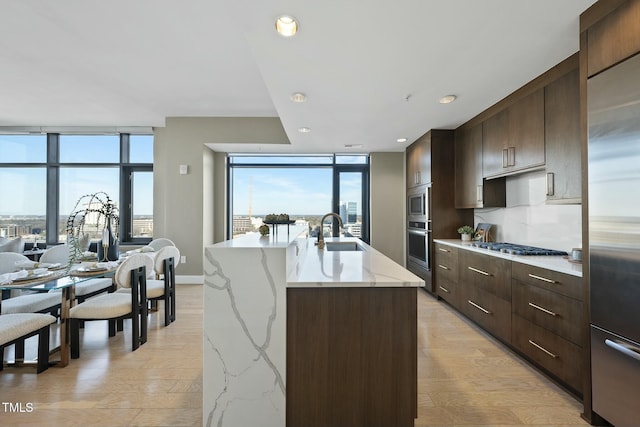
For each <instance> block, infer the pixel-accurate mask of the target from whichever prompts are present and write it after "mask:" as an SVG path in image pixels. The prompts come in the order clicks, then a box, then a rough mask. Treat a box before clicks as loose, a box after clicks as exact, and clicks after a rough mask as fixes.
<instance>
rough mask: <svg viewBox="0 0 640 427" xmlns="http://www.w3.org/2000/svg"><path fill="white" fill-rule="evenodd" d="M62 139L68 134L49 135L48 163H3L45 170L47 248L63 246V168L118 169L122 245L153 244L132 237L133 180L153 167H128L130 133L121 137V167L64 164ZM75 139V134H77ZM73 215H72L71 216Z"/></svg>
mask: <svg viewBox="0 0 640 427" xmlns="http://www.w3.org/2000/svg"><path fill="white" fill-rule="evenodd" d="M60 135H65V133H47V159H46V163H0V168H15V167H20V168H23V167H26V168H29V167H33V168H43V167H44V168H46V177H47V179H46V185H47V191H46V195H47V196H46V197H47V200H46V212H45V215H46V226H45V228H46V236H47V240H46V244H47V245H48V246H49V245H55V244H58V243H60V242H59V241H58V237H59V235H60V232H61V231H64V230H60V229H59V216H58V213H59V212H58V211H59V206H60V168H61V167H65V168H66V167H83V168H91V167H99V168H105V167H107V168H108V167H114V168H118V170H119V171H118V173H119V177H120V186H119V194H118V207H119V211H120V233H119V234H120V236H119V243H120V244H124V245H127V244H131V245H138V244H140V245H144V244H147V243H149V242H150V241H151V240H152V237H137V238H133V237H131V234H132V223H133V211H132V210H133V200H132V198H133V195H132V187H131V176H132V175H133V173H134V172H153V163H129V148H130V144H129V142H130V140H129V137H130V135H131V134H129V133H119V134H118V135H119V150H120V153H119V162H118V163H79V162H73V163H62V162H60ZM74 135H76V134H74ZM83 135H87V136H90V135H103V134H91V133H90V132H87V133H86V134H83ZM70 213H71V212H69V214H70Z"/></svg>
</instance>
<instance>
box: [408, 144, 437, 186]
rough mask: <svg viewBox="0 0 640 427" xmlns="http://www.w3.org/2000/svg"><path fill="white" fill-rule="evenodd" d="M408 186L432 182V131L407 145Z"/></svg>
mask: <svg viewBox="0 0 640 427" xmlns="http://www.w3.org/2000/svg"><path fill="white" fill-rule="evenodd" d="M406 162H407V188H411V187H415V186H418V185H424V184H427V183H429V182H431V133H430V132H427V133H426V134H425V135H423V136H421V137H420V138H418V139H417V140H416V142H414V143H413V144H411V145H410V146H409V147H407V159H406Z"/></svg>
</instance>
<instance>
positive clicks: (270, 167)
mask: <svg viewBox="0 0 640 427" xmlns="http://www.w3.org/2000/svg"><path fill="white" fill-rule="evenodd" d="M228 166H229V180H228V182H229V191H228V196H229V197H228V206H229V212H228V215H227V217H228V219H229V220H228V224H227V226H228V231H229V235H231V236H233V237H236V236H239V235H243V234H247V233H255V232H257V228H258V227H259V226H260V225H261V224H262V221H263V220H264V217H265V216H266V215H268V214H276V215H278V214H288V215H289V218H290V219H291V220H295V221H296V222H297V223H298V224H303V225H306V226H308V227H309V229H310V231H311V235H314V236H315V235H317V234H318V233H320V232H322V233H323V234H324V235H329V234H331V230H332V227H331V225H332V222H331V221H329V220H327V221H325V223H324V224H322V225H321V224H320V219H321V218H322V216H323V215H324V214H326V213H328V212H335V213H337V214H339V215H340V217H341V218H342V220H343V223H344V230H345V232H346V233H347V235H352V236H355V237H359V238H361V239H363V240H365V241H368V240H369V158H368V156H366V155H357V156H347V155H314V156H311V155H300V156H281V155H280V156H276V155H269V156H266V155H265V156H256V155H242V154H235V155H230V156H228ZM336 231H337V230H336Z"/></svg>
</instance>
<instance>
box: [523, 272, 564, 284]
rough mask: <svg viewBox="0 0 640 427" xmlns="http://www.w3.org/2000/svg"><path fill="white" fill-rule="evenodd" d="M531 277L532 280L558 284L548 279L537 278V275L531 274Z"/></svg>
mask: <svg viewBox="0 0 640 427" xmlns="http://www.w3.org/2000/svg"><path fill="white" fill-rule="evenodd" d="M529 277H531V278H532V279H537V280H542V281H543V282H547V283H558V282H556V281H555V280H551V279H547V278H546V277H540V276H536V275H535V274H529Z"/></svg>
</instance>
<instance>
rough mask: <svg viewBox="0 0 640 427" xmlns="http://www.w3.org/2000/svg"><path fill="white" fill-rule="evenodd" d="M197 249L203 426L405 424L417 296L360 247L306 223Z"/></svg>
mask: <svg viewBox="0 0 640 427" xmlns="http://www.w3.org/2000/svg"><path fill="white" fill-rule="evenodd" d="M283 231H284V230H280V232H279V233H278V234H277V235H272V236H267V237H260V236H258V235H249V236H245V237H242V238H239V239H234V240H230V241H225V242H222V243H219V244H216V245H212V246H209V247H207V248H206V249H205V287H204V298H205V300H204V369H203V424H204V425H205V426H226V427H231V426H234V427H235V426H238V427H239V426H242V427H245V426H254V425H255V426H258V425H259V426H264V427H284V426H289V427H292V426H306V427H311V426H338V425H349V426H369V427H373V426H389V425H395V426H413V420H414V418H415V417H416V416H417V400H416V399H417V380H416V370H417V366H416V357H417V343H416V340H417V330H416V320H417V319H416V292H417V291H416V290H417V288H418V287H421V286H424V281H423V280H421V279H420V278H419V277H417V276H415V275H414V274H412V273H410V272H409V271H408V270H406V269H405V268H403V267H402V266H400V265H398V264H396V263H395V262H393V261H391V260H390V259H389V258H387V257H386V256H384V255H383V254H381V253H380V252H378V251H376V250H375V249H373V248H371V247H370V246H368V245H366V244H365V243H363V242H361V241H360V240H358V239H353V238H351V239H337V241H336V239H329V238H328V239H326V246H325V248H323V249H318V247H316V246H314V242H315V239H313V238H309V237H308V234H307V228H306V227H291V228H290V229H289V232H288V233H285V232H283Z"/></svg>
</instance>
